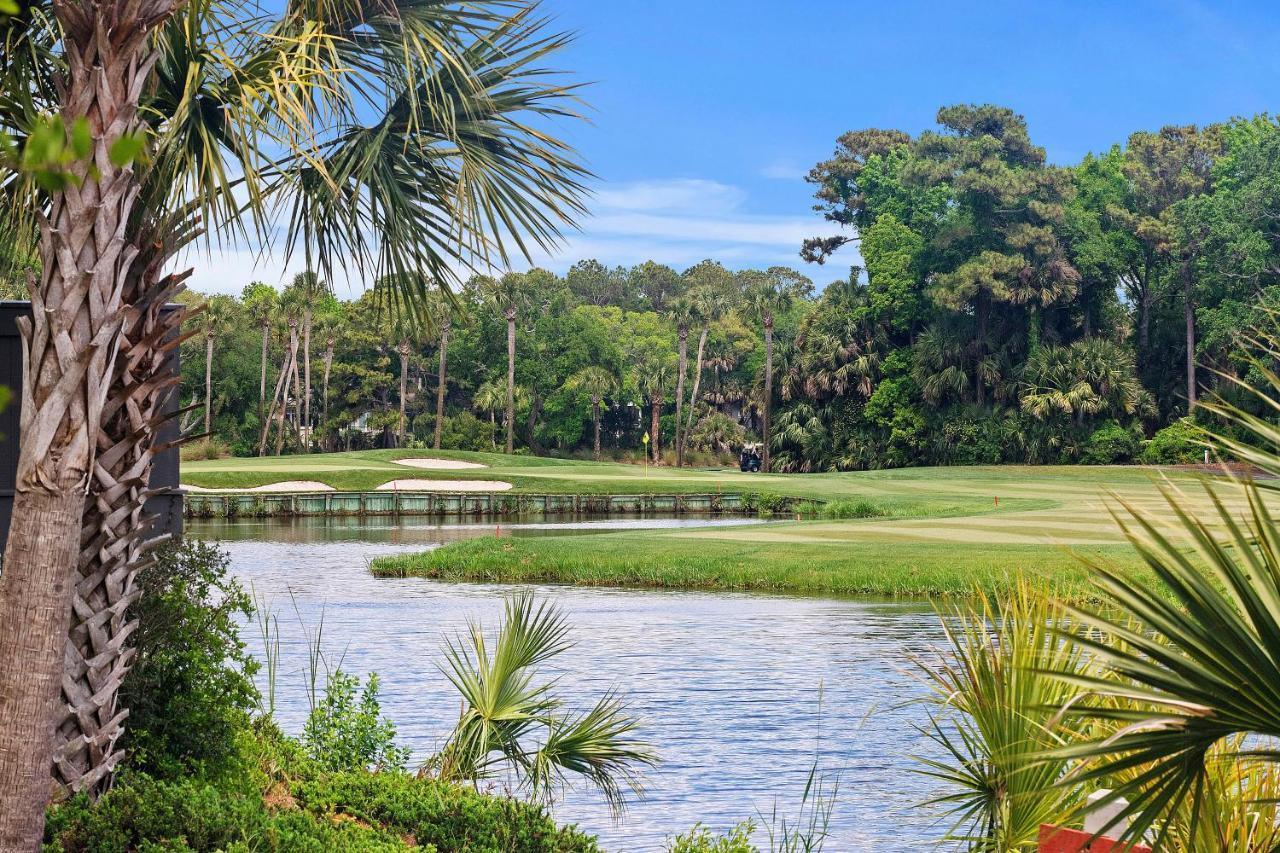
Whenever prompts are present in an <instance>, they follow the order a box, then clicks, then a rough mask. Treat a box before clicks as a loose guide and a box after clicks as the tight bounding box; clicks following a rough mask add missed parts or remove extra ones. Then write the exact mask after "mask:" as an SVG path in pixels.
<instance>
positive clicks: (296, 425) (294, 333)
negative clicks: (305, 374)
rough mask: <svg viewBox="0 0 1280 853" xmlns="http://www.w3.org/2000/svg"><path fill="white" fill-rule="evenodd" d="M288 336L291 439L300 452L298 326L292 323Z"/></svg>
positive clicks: (300, 389) (300, 404)
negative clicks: (291, 387)
mask: <svg viewBox="0 0 1280 853" xmlns="http://www.w3.org/2000/svg"><path fill="white" fill-rule="evenodd" d="M289 334H290V336H291V337H292V338H293V341H292V343H291V346H292V347H293V440H294V442H295V443H296V446H297V450H298V452H299V453H301V452H302V406H303V403H302V371H301V367H300V364H299V361H300V359H299V358H298V354H299V352H300V349H301V348H300V346H299V343H298V327H297V324H294V326H293V328H291V329H290V330H289Z"/></svg>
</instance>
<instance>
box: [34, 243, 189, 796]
mask: <svg viewBox="0 0 1280 853" xmlns="http://www.w3.org/2000/svg"><path fill="white" fill-rule="evenodd" d="M166 257H167V256H166ZM159 261H160V258H156V259H155V260H154V261H153V262H152V263H151V264H148V265H147V269H146V270H145V271H144V273H143V275H142V276H141V277H131V287H130V289H131V290H134V291H135V292H133V293H127V294H126V300H127V302H128V304H129V305H130V308H129V310H128V311H127V313H126V317H125V323H124V327H123V330H122V334H121V336H120V348H119V351H118V354H117V356H116V370H115V373H114V376H113V381H112V384H111V387H110V391H109V393H108V395H107V401H106V404H105V405H104V406H103V418H102V430H101V432H100V433H99V438H98V455H97V459H96V461H95V464H94V471H93V476H92V480H91V483H90V497H89V500H88V501H87V503H86V505H85V509H84V518H83V522H82V526H81V537H80V538H81V548H80V560H79V574H78V577H77V580H76V585H75V592H74V598H73V601H72V607H71V630H70V632H69V634H68V637H67V645H66V652H65V654H66V663H65V671H64V675H63V679H62V699H63V703H64V704H63V708H62V719H61V722H60V723H59V725H58V730H57V735H56V746H55V750H54V761H53V770H54V780H55V781H56V782H58V783H59V784H61V785H63V786H65V787H66V788H67V789H69V790H70V791H72V792H81V791H83V792H86V793H88V794H90V795H97V794H99V793H101V792H102V790H103V789H104V788H105V787H106V786H107V785H108V784H109V783H110V779H111V773H112V772H113V770H114V769H115V766H116V765H117V764H118V763H119V762H120V760H121V759H122V758H123V756H124V753H123V752H122V751H121V750H120V749H119V748H118V743H119V740H120V737H121V735H122V734H123V732H124V727H123V723H124V721H125V719H126V718H127V716H128V710H127V709H122V708H120V707H119V705H118V702H117V696H118V694H119V689H120V685H121V683H123V681H124V678H125V675H126V674H127V673H128V671H129V665H130V663H131V661H132V658H133V655H134V650H133V649H132V648H131V647H130V646H129V645H128V641H129V637H130V636H131V635H132V634H133V632H134V631H135V630H136V628H137V624H138V623H137V618H136V617H134V616H132V615H131V613H130V607H131V605H132V604H133V603H134V601H136V600H137V597H138V587H137V585H136V583H135V580H136V578H137V574H138V572H140V571H142V570H144V569H146V568H147V567H148V566H149V565H150V563H149V560H148V555H149V553H150V552H151V550H152V549H153V548H154V547H155V545H157V544H158V543H159V542H161V541H163V539H164V538H166V537H164V536H157V535H155V534H153V532H152V523H151V522H152V519H151V518H150V517H148V515H147V511H146V503H147V500H148V498H149V497H151V495H152V494H153V491H152V490H151V489H150V482H149V481H150V476H151V468H152V463H153V461H154V459H155V457H156V455H157V454H159V453H161V452H163V451H164V450H165V449H166V448H167V446H168V445H166V444H164V443H163V442H161V441H159V440H158V436H159V434H160V432H161V430H162V429H163V427H164V426H165V424H166V423H167V422H168V421H169V420H170V419H171V418H173V417H174V416H175V415H176V412H171V411H167V409H168V402H169V400H170V398H171V395H172V394H173V393H174V390H175V388H176V386H177V384H178V381H179V377H178V376H177V374H176V372H174V371H173V370H171V369H169V364H168V363H169V361H170V359H172V358H173V356H174V350H175V349H176V348H177V347H178V345H179V344H180V343H181V339H180V337H179V333H180V329H181V324H182V317H183V312H182V311H181V309H170V310H166V309H165V305H166V303H167V302H168V301H169V300H170V299H171V298H172V297H173V295H174V294H175V293H177V292H178V291H179V290H180V289H181V287H182V282H183V280H184V279H185V278H186V277H187V275H188V274H189V273H182V274H178V275H169V276H165V277H163V278H161V279H159V280H158V281H157V279H156V276H155V272H156V271H157V270H158V269H159V266H160V264H159Z"/></svg>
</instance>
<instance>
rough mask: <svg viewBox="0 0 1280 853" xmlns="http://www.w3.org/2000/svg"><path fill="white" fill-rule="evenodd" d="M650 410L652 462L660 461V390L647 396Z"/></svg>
mask: <svg viewBox="0 0 1280 853" xmlns="http://www.w3.org/2000/svg"><path fill="white" fill-rule="evenodd" d="M649 403H650V408H651V411H650V413H649V423H650V429H649V434H650V435H651V436H652V437H653V464H654V465H659V464H661V463H662V439H661V438H659V436H658V428H659V427H660V425H661V420H660V417H661V415H662V392H661V391H655V392H654V393H653V396H652V397H650V398H649Z"/></svg>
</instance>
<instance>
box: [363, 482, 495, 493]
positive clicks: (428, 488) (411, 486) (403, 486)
mask: <svg viewBox="0 0 1280 853" xmlns="http://www.w3.org/2000/svg"><path fill="white" fill-rule="evenodd" d="M509 488H511V484H510V483H504V482H502V481H501V480H392V481H391V482H390V483H383V484H382V485H381V486H378V491H380V492H505V491H506V490H507V489H509Z"/></svg>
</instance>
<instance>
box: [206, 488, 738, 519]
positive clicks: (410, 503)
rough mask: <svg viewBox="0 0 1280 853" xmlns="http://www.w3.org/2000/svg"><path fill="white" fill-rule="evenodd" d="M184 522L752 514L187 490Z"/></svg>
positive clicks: (563, 501)
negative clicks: (431, 516)
mask: <svg viewBox="0 0 1280 853" xmlns="http://www.w3.org/2000/svg"><path fill="white" fill-rule="evenodd" d="M184 509H185V514H186V517H187V518H268V517H284V518H292V517H295V516H360V515H436V516H456V517H463V516H480V517H484V516H511V515H556V514H566V515H609V514H613V513H630V514H640V513H653V512H658V513H670V514H675V515H680V514H682V513H686V512H698V513H730V514H741V515H745V514H754V507H753V506H751V504H750V502H749V501H744V500H743V497H742V495H736V494H706V495H511V494H497V493H494V494H489V493H463V492H397V491H378V492H267V493H263V492H257V493H218V494H211V493H208V492H187V494H186V501H185V504H184Z"/></svg>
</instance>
